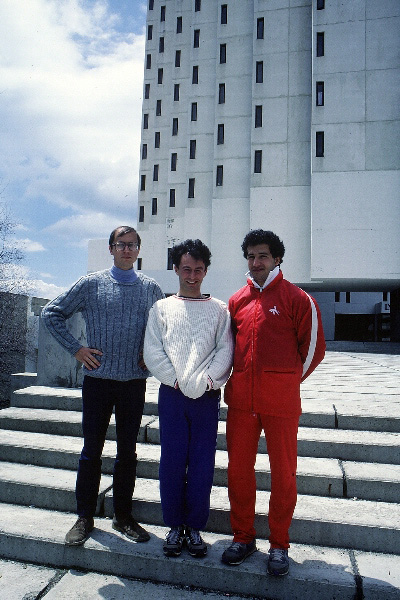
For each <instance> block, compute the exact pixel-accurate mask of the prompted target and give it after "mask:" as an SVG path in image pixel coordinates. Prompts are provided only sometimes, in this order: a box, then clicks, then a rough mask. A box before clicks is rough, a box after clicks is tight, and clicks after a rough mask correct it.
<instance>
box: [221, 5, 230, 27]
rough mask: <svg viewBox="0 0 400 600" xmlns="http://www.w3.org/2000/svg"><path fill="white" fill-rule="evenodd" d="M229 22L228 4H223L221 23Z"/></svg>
mask: <svg viewBox="0 0 400 600" xmlns="http://www.w3.org/2000/svg"><path fill="white" fill-rule="evenodd" d="M227 23H228V5H227V4H221V25H226V24H227Z"/></svg>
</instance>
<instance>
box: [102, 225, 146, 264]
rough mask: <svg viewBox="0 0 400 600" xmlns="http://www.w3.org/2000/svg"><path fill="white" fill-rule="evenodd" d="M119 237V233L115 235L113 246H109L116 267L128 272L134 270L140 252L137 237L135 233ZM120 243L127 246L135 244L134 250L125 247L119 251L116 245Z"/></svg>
mask: <svg viewBox="0 0 400 600" xmlns="http://www.w3.org/2000/svg"><path fill="white" fill-rule="evenodd" d="M117 236H118V231H116V233H115V237H114V242H113V244H112V245H111V246H109V249H110V254H112V256H113V257H114V265H115V266H116V267H118V268H119V269H123V270H124V271H128V270H129V269H132V267H133V263H134V262H135V260H136V259H137V257H138V254H139V250H138V248H137V243H138V239H137V235H136V233H134V232H133V231H132V232H131V233H125V235H121V236H120V237H117ZM119 242H123V243H125V244H128V243H133V248H128V246H125V248H124V249H122V248H121V249H119V248H118V247H117V246H116V245H115V244H118V243H119Z"/></svg>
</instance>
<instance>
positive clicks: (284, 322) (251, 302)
mask: <svg viewBox="0 0 400 600" xmlns="http://www.w3.org/2000/svg"><path fill="white" fill-rule="evenodd" d="M229 311H230V313H231V317H232V327H233V331H234V334H235V335H236V347H235V354H234V361H233V372H232V375H231V377H230V379H229V380H228V383H227V384H226V387H225V393H224V399H225V402H226V403H227V404H228V406H230V407H233V408H239V409H241V410H250V411H254V412H256V413H261V414H267V415H272V416H279V417H295V416H298V415H300V413H301V401H300V382H301V381H303V380H304V379H305V378H306V377H308V375H310V373H312V372H313V370H314V369H315V367H316V366H317V365H318V364H319V363H320V362H321V360H322V359H323V357H324V354H325V338H324V333H323V329H322V322H321V315H320V311H319V308H318V305H317V303H316V302H315V300H314V299H313V298H311V296H309V295H308V294H307V293H306V292H305V291H304V290H302V289H300V288H299V287H297V286H296V285H294V284H293V283H290V282H289V281H286V280H285V279H283V275H282V273H281V272H279V274H278V275H277V276H276V277H275V279H274V280H273V281H272V282H271V283H270V284H269V285H268V286H267V287H266V288H265V289H264V290H262V291H261V292H260V290H259V289H257V288H256V287H254V285H253V282H252V281H251V279H248V280H247V285H246V286H244V287H243V288H241V289H240V290H238V291H237V292H236V293H235V294H234V295H233V296H232V297H231V299H230V300H229Z"/></svg>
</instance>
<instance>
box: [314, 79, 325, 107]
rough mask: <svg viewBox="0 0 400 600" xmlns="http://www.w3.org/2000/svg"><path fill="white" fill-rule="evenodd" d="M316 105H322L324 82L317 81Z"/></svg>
mask: <svg viewBox="0 0 400 600" xmlns="http://www.w3.org/2000/svg"><path fill="white" fill-rule="evenodd" d="M315 99H316V105H317V106H324V82H323V81H317V83H316V93H315Z"/></svg>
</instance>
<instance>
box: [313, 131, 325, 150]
mask: <svg viewBox="0 0 400 600" xmlns="http://www.w3.org/2000/svg"><path fill="white" fill-rule="evenodd" d="M315 156H324V132H323V131H316V133H315Z"/></svg>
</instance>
